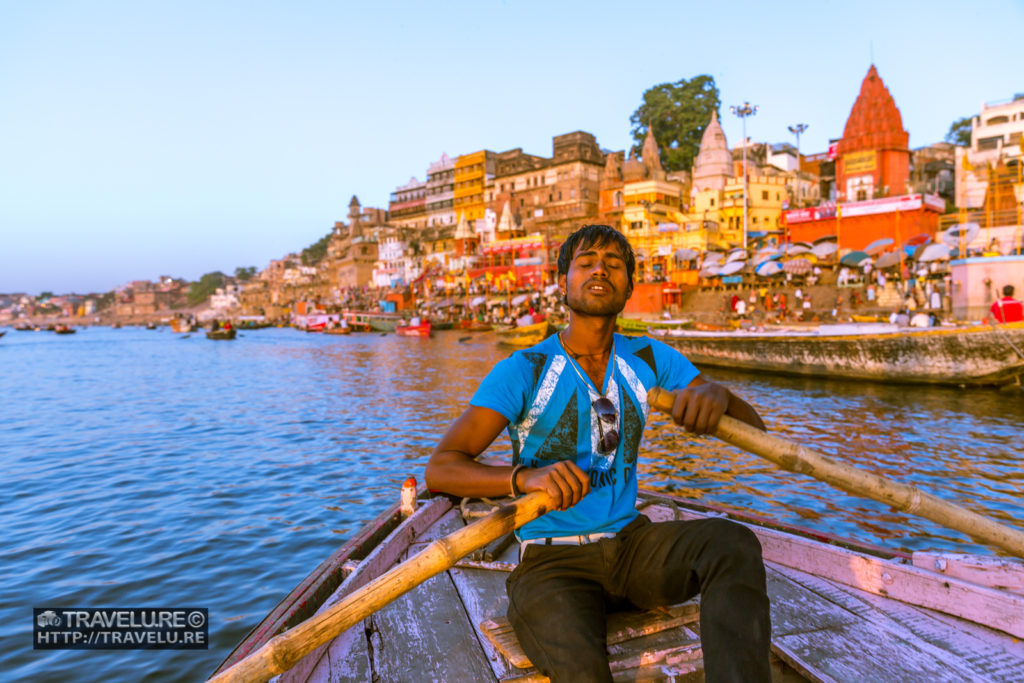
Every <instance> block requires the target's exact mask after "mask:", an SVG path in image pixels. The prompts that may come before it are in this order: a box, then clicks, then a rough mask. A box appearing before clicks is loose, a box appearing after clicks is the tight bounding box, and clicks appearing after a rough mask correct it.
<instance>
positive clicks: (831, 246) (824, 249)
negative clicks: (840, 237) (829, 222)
mask: <svg viewBox="0 0 1024 683" xmlns="http://www.w3.org/2000/svg"><path fill="white" fill-rule="evenodd" d="M838 250H839V245H838V244H836V243H835V242H820V243H818V244H815V245H814V249H811V253H812V254H814V255H815V256H817V257H818V258H819V259H826V258H828V257H829V256H831V255H832V254H834V253H836V251H838Z"/></svg>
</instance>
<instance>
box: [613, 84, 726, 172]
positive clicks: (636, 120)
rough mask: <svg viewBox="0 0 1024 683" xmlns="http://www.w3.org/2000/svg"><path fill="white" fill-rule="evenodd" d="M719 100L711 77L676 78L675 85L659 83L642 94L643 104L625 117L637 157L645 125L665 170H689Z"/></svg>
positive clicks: (645, 131)
mask: <svg viewBox="0 0 1024 683" xmlns="http://www.w3.org/2000/svg"><path fill="white" fill-rule="evenodd" d="M720 106H721V99H720V98H719V95H718V86H716V85H715V79H714V78H712V77H711V76H707V75H701V76H694V77H693V78H691V79H690V80H686V79H685V78H680V79H679V80H678V81H676V82H675V83H662V84H661V85H656V86H654V87H651V88H648V89H647V90H645V91H644V97H643V103H642V104H641V105H640V106H639V108H637V110H636V111H635V112H633V114H632V116H630V117H629V122H630V123H631V124H632V125H633V128H632V131H631V132H632V134H633V139H634V140H635V141H636V144H635V145H633V152H635V153H637V154H639V153H640V151H641V147H643V144H644V138H645V137H646V136H647V127H648V125H650V126H652V127H653V128H654V139H655V140H657V142H658V151H659V152H660V153H661V165H662V167H663V168H664V169H665V170H666V171H670V172H671V171H683V170H686V171H689V170H690V168H691V167H692V166H693V160H694V159H695V158H696V157H697V153H698V152H699V151H700V138H701V135H703V134H704V129H705V128H706V127H707V125H708V122H709V121H711V113H712V112H715V111H718V108H719V107H720Z"/></svg>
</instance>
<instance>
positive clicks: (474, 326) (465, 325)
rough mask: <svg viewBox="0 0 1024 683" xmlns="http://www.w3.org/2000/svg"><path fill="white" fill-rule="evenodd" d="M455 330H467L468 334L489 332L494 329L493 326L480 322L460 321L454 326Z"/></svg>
mask: <svg viewBox="0 0 1024 683" xmlns="http://www.w3.org/2000/svg"><path fill="white" fill-rule="evenodd" d="M455 327H456V329H459V330H467V331H469V332H489V331H491V330H493V329H494V326H493V325H491V324H490V323H485V322H483V321H482V320H460V321H459V322H458V323H456V325H455Z"/></svg>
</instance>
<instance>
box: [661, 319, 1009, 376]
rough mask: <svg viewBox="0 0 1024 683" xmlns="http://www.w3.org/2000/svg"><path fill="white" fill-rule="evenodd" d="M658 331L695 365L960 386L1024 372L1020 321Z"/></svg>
mask: <svg viewBox="0 0 1024 683" xmlns="http://www.w3.org/2000/svg"><path fill="white" fill-rule="evenodd" d="M660 338H661V339H663V340H664V341H665V342H666V343H668V344H670V345H672V346H674V347H675V348H677V349H679V351H680V352H681V353H682V354H683V355H685V356H686V357H687V358H688V359H689V360H690V361H691V362H693V363H694V364H695V365H697V366H698V367H700V366H714V367H728V368H740V369H744V370H754V371H758V372H772V373H779V374H788V375H807V376H813V377H826V378H843V379H859V380H873V381H880V382H900V383H912V384H945V385H966V386H986V385H991V386H999V385H1004V384H1009V383H1012V382H1014V381H1017V380H1018V378H1019V377H1020V376H1022V375H1024V355H1021V353H1020V350H1021V349H1024V323H1012V324H1008V325H999V326H980V325H976V326H971V327H957V328H933V329H925V330H909V331H900V332H890V333H881V334H842V335H817V334H811V333H788V334H787V333H776V334H758V333H746V332H728V333H708V332H685V333H677V334H670V335H666V336H664V337H660ZM1015 347H1016V348H1015Z"/></svg>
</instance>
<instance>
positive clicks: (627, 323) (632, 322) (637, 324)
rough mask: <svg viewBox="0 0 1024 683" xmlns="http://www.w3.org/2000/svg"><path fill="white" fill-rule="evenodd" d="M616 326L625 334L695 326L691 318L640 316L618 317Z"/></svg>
mask: <svg viewBox="0 0 1024 683" xmlns="http://www.w3.org/2000/svg"><path fill="white" fill-rule="evenodd" d="M615 326H616V327H617V328H618V329H619V331H620V332H622V333H623V334H646V333H647V332H649V331H651V330H682V329H689V328H691V327H693V322H692V321H690V320H641V319H638V318H621V317H620V318H617V319H616V320H615Z"/></svg>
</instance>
